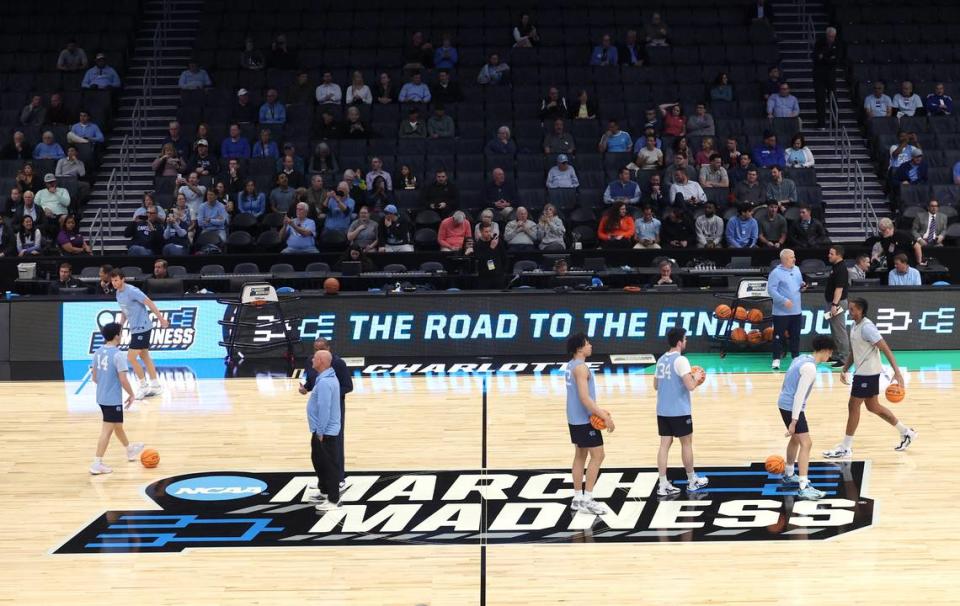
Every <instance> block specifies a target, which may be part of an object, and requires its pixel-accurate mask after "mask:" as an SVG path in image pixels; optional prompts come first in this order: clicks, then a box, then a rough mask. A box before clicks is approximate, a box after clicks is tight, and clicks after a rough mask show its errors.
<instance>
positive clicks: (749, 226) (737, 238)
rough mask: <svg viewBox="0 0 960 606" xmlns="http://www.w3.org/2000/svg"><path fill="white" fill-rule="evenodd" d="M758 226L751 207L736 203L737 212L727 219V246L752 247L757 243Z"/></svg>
mask: <svg viewBox="0 0 960 606" xmlns="http://www.w3.org/2000/svg"><path fill="white" fill-rule="evenodd" d="M758 233H759V226H758V225H757V220H756V219H754V218H753V207H752V206H750V205H749V204H744V203H742V202H741V203H740V204H738V205H737V214H736V215H734V216H732V217H730V220H729V221H727V232H726V235H727V246H729V247H730V248H753V247H755V246H756V245H757V237H758Z"/></svg>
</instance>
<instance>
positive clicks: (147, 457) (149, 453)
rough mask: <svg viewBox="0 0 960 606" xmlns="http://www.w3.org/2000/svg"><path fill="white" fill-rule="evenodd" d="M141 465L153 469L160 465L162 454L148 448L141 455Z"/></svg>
mask: <svg viewBox="0 0 960 606" xmlns="http://www.w3.org/2000/svg"><path fill="white" fill-rule="evenodd" d="M140 463H141V464H143V466H144V467H149V468H151V469H152V468H154V467H156V466H157V465H159V464H160V453H159V452H157V451H156V450H154V449H153V448H147V449H146V450H144V451H143V452H141V453H140Z"/></svg>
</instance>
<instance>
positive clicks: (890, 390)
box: [884, 383, 907, 404]
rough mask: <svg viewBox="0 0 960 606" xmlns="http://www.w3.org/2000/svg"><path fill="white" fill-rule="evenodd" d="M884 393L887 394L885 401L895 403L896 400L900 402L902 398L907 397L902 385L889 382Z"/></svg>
mask: <svg viewBox="0 0 960 606" xmlns="http://www.w3.org/2000/svg"><path fill="white" fill-rule="evenodd" d="M884 395H885V396H887V402H891V403H893V404H896V403H897V402H902V401H903V399H904V398H905V397H907V390H906V389H904V388H903V386H902V385H899V384H897V383H891V384H890V385H887V390H886V391H885V392H884Z"/></svg>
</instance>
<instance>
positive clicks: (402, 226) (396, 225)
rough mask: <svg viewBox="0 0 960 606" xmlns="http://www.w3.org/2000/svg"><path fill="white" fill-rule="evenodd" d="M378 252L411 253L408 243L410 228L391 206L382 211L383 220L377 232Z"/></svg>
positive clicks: (411, 247)
mask: <svg viewBox="0 0 960 606" xmlns="http://www.w3.org/2000/svg"><path fill="white" fill-rule="evenodd" d="M377 242H378V243H379V245H380V252H391V253H392V252H413V243H412V242H411V241H410V227H409V226H408V225H407V224H406V222H404V221H402V220H401V219H400V213H399V211H398V210H397V207H396V206H395V205H393V204H388V205H387V206H385V207H384V209H383V220H382V221H381V222H380V226H379V229H378V232H377Z"/></svg>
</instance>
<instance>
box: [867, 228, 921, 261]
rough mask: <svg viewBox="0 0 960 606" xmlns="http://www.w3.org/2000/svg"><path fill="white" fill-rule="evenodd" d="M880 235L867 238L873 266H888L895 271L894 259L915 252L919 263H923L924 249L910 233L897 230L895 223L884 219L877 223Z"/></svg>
mask: <svg viewBox="0 0 960 606" xmlns="http://www.w3.org/2000/svg"><path fill="white" fill-rule="evenodd" d="M877 231H878V232H879V233H878V235H876V236H872V237H870V238H867V241H866V245H867V246H869V247H870V263H871V265H873V266H881V265H884V264H886V266H887V269H893V258H894V256H895V255H897V254H899V253H906V252H908V251H910V250H913V253H914V256H915V258H916V260H917V263H918V264H920V263H922V262H923V249H922V248H921V247H920V244H919V243H918V242H916V241H915V240H914V239H913V237H912V236H911V235H910V232H909V231H906V230H898V229H895V227H894V225H893V221H891V220H890V219H888V218H887V217H884V218H883V219H880V221H879V222H878V223H877Z"/></svg>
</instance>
